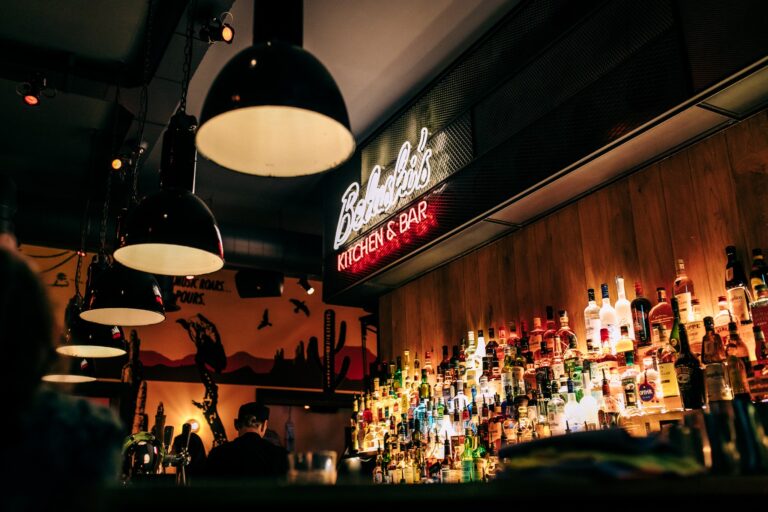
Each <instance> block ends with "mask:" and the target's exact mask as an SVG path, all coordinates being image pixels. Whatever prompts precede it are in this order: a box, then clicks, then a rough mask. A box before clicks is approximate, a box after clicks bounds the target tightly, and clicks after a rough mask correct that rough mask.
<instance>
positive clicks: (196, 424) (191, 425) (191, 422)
mask: <svg viewBox="0 0 768 512" xmlns="http://www.w3.org/2000/svg"><path fill="white" fill-rule="evenodd" d="M187 423H189V429H190V430H191V431H192V432H197V431H198V430H200V423H199V422H198V421H197V420H187Z"/></svg>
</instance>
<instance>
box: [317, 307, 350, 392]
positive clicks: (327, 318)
mask: <svg viewBox="0 0 768 512" xmlns="http://www.w3.org/2000/svg"><path fill="white" fill-rule="evenodd" d="M346 339H347V323H346V322H345V321H343V320H342V322H341V325H340V326H339V337H338V340H337V338H336V313H335V312H334V311H333V310H332V309H326V310H325V313H324V316H323V358H322V360H321V359H320V354H319V351H318V346H317V338H315V337H314V336H312V337H311V338H309V344H308V345H307V358H308V359H309V361H310V362H312V363H314V364H315V365H316V366H317V367H318V368H319V369H320V370H321V371H322V374H323V391H324V392H326V393H333V392H334V391H335V390H336V388H338V387H339V384H341V382H342V381H343V380H344V378H345V377H346V376H347V372H348V371H349V364H350V359H349V356H344V359H343V360H342V362H341V370H340V371H339V373H338V374H337V373H336V355H337V354H338V353H340V352H341V349H343V348H344V343H345V342H346Z"/></svg>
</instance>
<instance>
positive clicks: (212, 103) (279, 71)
mask: <svg viewBox="0 0 768 512" xmlns="http://www.w3.org/2000/svg"><path fill="white" fill-rule="evenodd" d="M302 29H303V13H302V0H280V1H277V0H257V1H256V2H255V6H254V26H253V34H254V37H253V46H252V47H251V48H248V49H246V50H244V51H242V52H240V53H239V54H238V55H236V56H235V57H234V58H233V59H232V60H230V61H229V63H228V64H227V65H226V66H225V67H224V69H222V71H221V72H220V73H219V76H218V77H217V78H216V80H215V81H214V82H213V85H212V86H211V88H210V90H209V91H208V96H207V97H206V99H205V104H204V105H203V110H202V114H201V116H200V121H201V125H200V128H199V129H198V131H197V148H198V150H199V151H200V153H202V154H203V156H205V157H206V158H208V159H210V160H213V161H214V162H216V163H217V164H219V165H221V166H222V167H226V168H228V169H232V170H234V171H239V172H243V173H246V174H260V175H268V176H276V177H291V176H302V175H306V174H313V173H318V172H322V171H325V170H328V169H332V168H334V167H337V166H339V165H341V164H342V163H344V162H345V161H346V160H347V159H349V157H350V156H352V153H353V152H354V150H355V138H354V136H353V135H352V132H351V131H350V129H349V117H348V115H347V108H346V105H345V104H344V98H343V97H342V95H341V92H340V91H339V88H338V86H337V85H336V82H335V81H334V79H333V77H332V76H331V74H330V73H329V72H328V70H327V69H326V68H325V66H323V64H322V63H321V62H320V61H319V60H318V59H317V58H316V57H314V56H313V55H312V54H310V53H309V52H307V51H306V50H304V49H303V48H302V47H301V45H302Z"/></svg>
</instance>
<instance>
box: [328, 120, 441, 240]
mask: <svg viewBox="0 0 768 512" xmlns="http://www.w3.org/2000/svg"><path fill="white" fill-rule="evenodd" d="M428 138H429V130H427V129H426V128H422V129H421V134H420V136H419V144H418V145H417V146H416V152H415V153H413V154H412V151H411V149H412V148H411V143H410V142H408V141H406V142H404V143H403V145H402V146H401V147H400V152H399V153H398V155H397V161H396V163H395V169H394V171H393V172H392V173H391V174H389V175H388V176H387V177H386V178H385V179H384V181H383V183H380V182H381V179H382V178H381V166H380V165H376V166H375V167H374V168H373V169H372V170H371V175H370V177H369V178H368V185H367V186H366V189H365V195H364V196H363V197H360V184H359V183H357V182H355V183H352V184H351V185H350V186H349V187H348V188H347V190H346V191H345V192H344V195H343V196H342V197H341V214H340V215H339V221H338V224H337V225H336V237H335V239H334V242H333V248H334V249H338V248H339V247H341V246H342V245H343V244H344V243H345V242H346V241H347V240H349V237H350V236H351V235H352V233H358V232H359V231H360V230H361V229H363V228H364V227H365V226H366V225H367V224H368V223H369V222H370V221H371V219H373V218H375V217H376V216H377V215H380V214H382V213H385V212H390V211H391V210H392V208H394V207H395V206H396V205H397V203H398V202H399V201H400V199H402V198H405V197H410V196H411V195H413V194H414V193H415V192H417V191H419V190H422V189H423V188H425V187H427V186H428V185H429V179H430V177H431V173H432V171H431V168H430V164H429V159H430V157H431V156H432V149H431V148H428V147H427V139H428Z"/></svg>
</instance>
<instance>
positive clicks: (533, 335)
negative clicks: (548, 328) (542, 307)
mask: <svg viewBox="0 0 768 512" xmlns="http://www.w3.org/2000/svg"><path fill="white" fill-rule="evenodd" d="M528 338H529V339H528V346H529V347H530V348H531V351H532V352H534V356H535V354H536V353H537V352H538V351H539V349H540V348H541V342H542V341H543V340H544V329H542V328H541V318H539V317H538V316H535V317H533V329H531V331H530V332H529V333H528Z"/></svg>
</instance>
